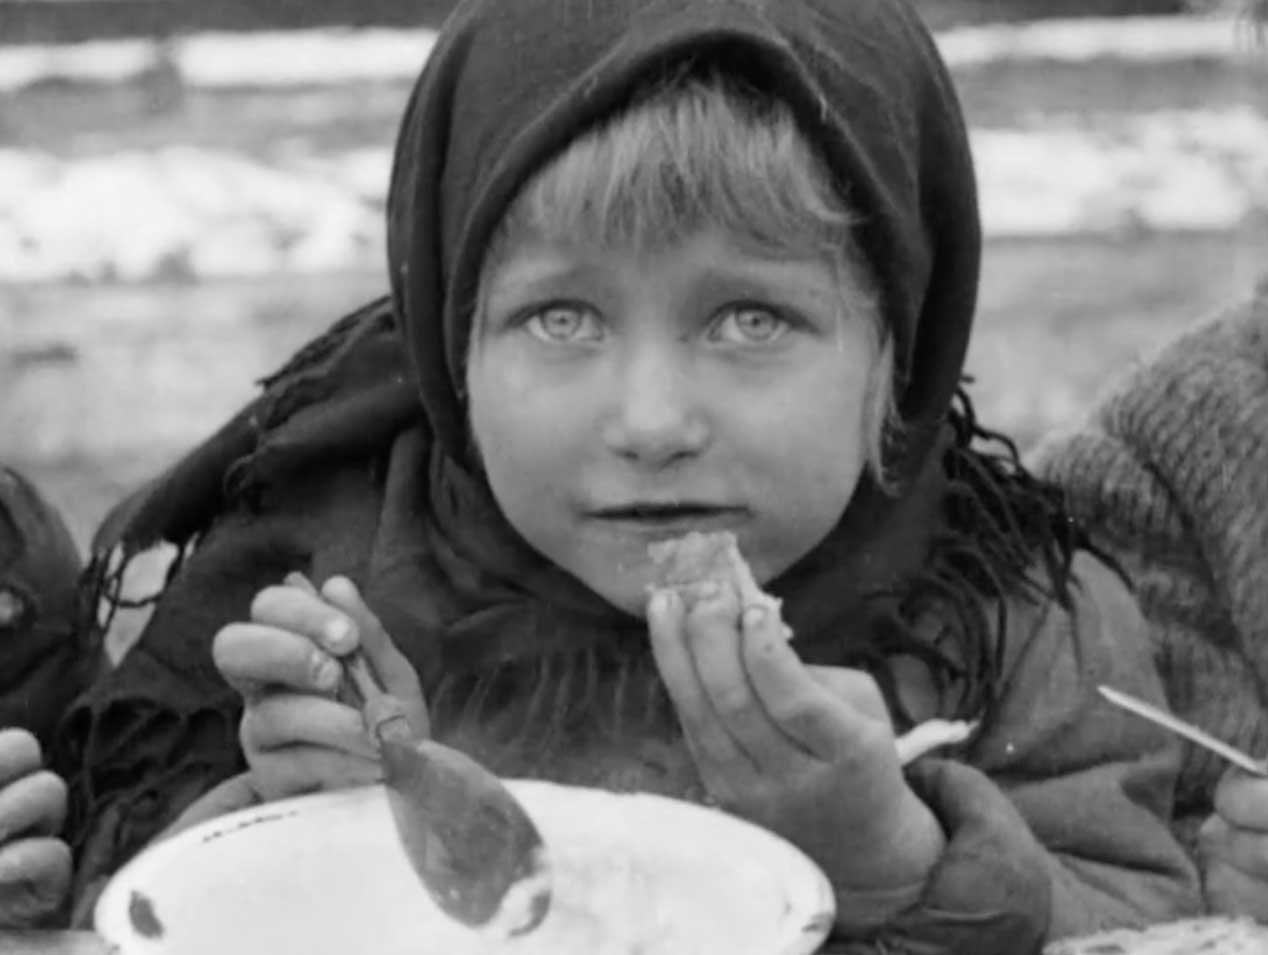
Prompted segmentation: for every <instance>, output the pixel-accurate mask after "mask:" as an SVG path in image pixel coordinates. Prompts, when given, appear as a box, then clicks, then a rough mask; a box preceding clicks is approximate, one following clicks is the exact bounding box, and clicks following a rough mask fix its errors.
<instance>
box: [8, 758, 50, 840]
mask: <svg viewBox="0 0 1268 955" xmlns="http://www.w3.org/2000/svg"><path fill="white" fill-rule="evenodd" d="M65 820H66V784H65V783H64V782H62V779H61V777H60V776H58V775H56V774H55V773H51V772H49V771H48V770H40V771H38V772H35V773H32V774H31V775H30V776H26V777H25V778H23V779H19V780H16V781H15V782H11V783H9V784H8V785H6V786H5V787H4V788H3V789H0V845H3V844H5V843H7V842H11V841H13V840H15V839H18V838H20V837H27V836H55V835H57V834H58V833H59V832H61V829H62V823H63V822H64V821H65Z"/></svg>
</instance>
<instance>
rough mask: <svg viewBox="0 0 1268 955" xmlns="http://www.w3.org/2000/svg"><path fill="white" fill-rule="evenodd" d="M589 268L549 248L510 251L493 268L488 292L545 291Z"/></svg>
mask: <svg viewBox="0 0 1268 955" xmlns="http://www.w3.org/2000/svg"><path fill="white" fill-rule="evenodd" d="M592 271H593V270H592V268H591V267H590V266H589V265H587V264H586V263H585V262H580V261H577V260H576V259H573V258H569V257H567V256H562V255H560V254H558V253H556V252H552V251H550V250H545V249H543V250H540V251H539V250H532V251H529V252H526V253H520V254H514V255H512V256H511V257H510V258H509V259H508V260H507V261H506V262H505V263H504V264H503V265H502V266H500V267H498V268H496V269H494V270H493V274H492V275H491V276H490V281H489V294H490V295H497V294H499V293H502V294H508V293H511V292H514V293H515V294H519V295H522V294H526V293H527V294H532V293H533V292H534V291H535V290H541V291H548V290H550V289H552V288H554V287H556V286H558V285H562V284H568V283H576V282H580V281H584V280H585V279H587V278H589V277H591V275H592Z"/></svg>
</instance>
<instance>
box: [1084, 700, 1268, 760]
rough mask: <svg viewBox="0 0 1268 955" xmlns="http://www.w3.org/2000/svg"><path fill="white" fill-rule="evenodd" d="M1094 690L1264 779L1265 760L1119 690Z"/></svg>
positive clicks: (1118, 704)
mask: <svg viewBox="0 0 1268 955" xmlns="http://www.w3.org/2000/svg"><path fill="white" fill-rule="evenodd" d="M1096 689H1097V691H1098V692H1099V693H1100V694H1101V696H1103V697H1105V699H1107V700H1109V701H1110V702H1111V703H1113V704H1114V705H1115V706H1117V707H1119V708H1121V709H1124V710H1127V711H1128V712H1129V713H1135V714H1136V715H1137V716H1139V717H1142V718H1144V719H1147V720H1149V721H1150V722H1151V723H1155V724H1157V725H1158V726H1161V727H1163V728H1164V729H1168V730H1171V732H1173V733H1175V734H1176V735H1178V736H1182V737H1184V738H1185V739H1187V740H1188V741H1189V742H1191V743H1196V744H1197V745H1198V746H1201V747H1202V748H1204V749H1208V750H1210V751H1211V752H1212V753H1215V754H1216V755H1217V756H1222V757H1224V758H1225V759H1226V760H1228V761H1229V762H1230V763H1232V764H1233V765H1234V766H1238V767H1240V768H1242V769H1244V770H1246V772H1248V773H1253V774H1254V775H1256V776H1266V777H1268V760H1262V759H1256V758H1255V757H1253V756H1250V755H1247V754H1246V753H1243V752H1242V751H1241V750H1240V749H1238V748H1237V747H1236V746H1230V745H1229V744H1228V743H1225V742H1224V741H1223V740H1220V739H1216V738H1215V737H1214V736H1212V735H1211V734H1210V733H1207V732H1206V731H1205V730H1200V729H1198V728H1197V727H1196V726H1194V725H1193V724H1192V723H1186V722H1185V721H1184V720H1182V719H1180V718H1179V717H1177V716H1172V715H1171V714H1170V713H1168V712H1167V711H1166V710H1162V709H1159V708H1158V707H1156V706H1154V705H1153V704H1152V703H1146V702H1145V701H1144V700H1141V699H1137V698H1136V697H1134V696H1132V695H1130V694H1128V693H1124V692H1123V691H1122V690H1116V689H1114V688H1113V687H1109V686H1098V687H1097V688H1096Z"/></svg>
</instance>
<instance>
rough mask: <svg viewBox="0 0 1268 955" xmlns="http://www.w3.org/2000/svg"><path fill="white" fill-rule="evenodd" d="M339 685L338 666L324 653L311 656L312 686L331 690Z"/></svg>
mask: <svg viewBox="0 0 1268 955" xmlns="http://www.w3.org/2000/svg"><path fill="white" fill-rule="evenodd" d="M338 683H339V664H338V663H336V662H335V661H334V660H332V659H330V657H328V656H326V654H324V653H315V654H313V686H315V687H316V688H317V689H319V690H333V689H334V688H335V687H336V686H337V685H338Z"/></svg>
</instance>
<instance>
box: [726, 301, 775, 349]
mask: <svg viewBox="0 0 1268 955" xmlns="http://www.w3.org/2000/svg"><path fill="white" fill-rule="evenodd" d="M790 327H791V325H790V323H789V322H788V320H787V319H786V318H784V317H783V316H781V315H779V314H778V313H776V312H774V311H772V310H771V309H769V308H765V307H763V306H760V305H739V306H735V307H733V308H729V309H727V310H726V311H725V312H723V313H722V315H721V317H720V318H719V319H718V322H717V324H716V325H715V326H714V328H713V331H712V335H711V336H710V337H712V338H715V339H718V340H720V341H725V342H729V343H731V344H734V345H769V344H770V343H771V342H774V341H777V340H778V339H780V338H782V337H783V335H784V333H785V332H787V331H788V329H789V328H790Z"/></svg>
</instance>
